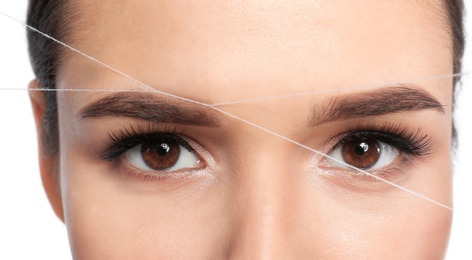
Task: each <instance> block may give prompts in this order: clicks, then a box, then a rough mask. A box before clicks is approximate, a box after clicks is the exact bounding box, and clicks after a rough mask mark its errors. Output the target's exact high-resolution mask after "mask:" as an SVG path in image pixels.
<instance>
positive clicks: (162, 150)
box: [156, 143, 170, 156]
mask: <svg viewBox="0 0 472 260" xmlns="http://www.w3.org/2000/svg"><path fill="white" fill-rule="evenodd" d="M169 150H170V146H169V145H168V144H167V143H162V144H160V145H159V146H158V147H157V148H156V153H157V154H158V155H160V156H165V155H167V153H168V152H169Z"/></svg>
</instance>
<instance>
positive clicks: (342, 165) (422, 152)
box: [320, 122, 434, 181]
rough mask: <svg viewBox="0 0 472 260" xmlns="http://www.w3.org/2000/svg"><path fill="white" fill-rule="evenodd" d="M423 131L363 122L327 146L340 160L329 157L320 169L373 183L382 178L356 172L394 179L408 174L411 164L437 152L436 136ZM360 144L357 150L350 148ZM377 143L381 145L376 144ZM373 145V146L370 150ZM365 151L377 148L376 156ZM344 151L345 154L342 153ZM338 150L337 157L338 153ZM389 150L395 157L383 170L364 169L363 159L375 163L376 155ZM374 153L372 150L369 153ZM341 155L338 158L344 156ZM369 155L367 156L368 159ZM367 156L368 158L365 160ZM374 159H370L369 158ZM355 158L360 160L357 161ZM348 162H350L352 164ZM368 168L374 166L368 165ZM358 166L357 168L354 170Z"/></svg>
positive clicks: (395, 124)
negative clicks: (434, 140)
mask: <svg viewBox="0 0 472 260" xmlns="http://www.w3.org/2000/svg"><path fill="white" fill-rule="evenodd" d="M422 132H423V131H422V129H421V128H417V129H416V130H415V129H411V128H410V127H408V126H406V125H403V124H401V123H390V122H387V123H384V124H380V125H379V124H375V123H361V124H357V125H354V126H351V127H348V128H347V130H345V131H343V132H342V133H341V134H338V135H336V136H334V137H333V138H332V139H331V140H330V141H329V142H328V143H327V144H326V145H325V147H332V148H328V149H329V150H330V152H329V153H328V155H329V156H333V157H334V159H335V160H336V161H334V160H333V159H331V158H328V157H325V158H323V160H322V162H321V163H320V168H321V169H322V170H324V172H329V173H335V175H343V176H344V175H346V176H353V177H355V178H356V179H359V178H363V179H365V180H370V181H379V180H378V179H376V178H374V177H372V176H368V175H367V174H366V173H364V172H361V171H358V170H356V169H355V168H357V169H361V170H363V171H368V172H369V173H371V174H373V175H376V176H378V177H381V178H384V179H387V180H388V179H392V178H394V177H395V176H396V175H400V174H401V173H404V172H406V170H407V168H408V166H409V165H411V164H413V163H414V162H415V161H416V160H418V159H420V158H422V157H425V156H427V155H429V154H431V153H433V151H434V142H433V137H432V136H430V135H428V134H423V133H422ZM352 144H356V145H357V146H356V147H355V148H357V150H353V149H346V145H352ZM373 144H377V145H375V146H374V145H373ZM369 145H370V147H369ZM364 149H371V150H372V149H375V153H374V154H373V155H372V153H370V154H369V153H368V151H367V150H364ZM339 150H342V152H339ZM335 151H338V153H337V154H335V153H334V152H335ZM346 151H348V152H351V154H354V156H351V155H349V154H348V153H347V152H346ZM387 151H389V152H390V153H392V154H393V155H394V158H392V159H391V160H390V161H389V162H388V161H387V162H388V163H385V165H381V167H375V168H370V167H364V166H366V164H365V162H363V161H362V160H372V156H374V157H375V156H377V157H378V158H376V159H379V156H380V155H382V153H386V152H387ZM369 152H370V151H369ZM340 154H341V156H335V155H340ZM364 155H365V156H364ZM362 156H364V158H363V157H362ZM369 156H370V157H369ZM352 158H355V159H357V160H359V161H358V162H356V161H355V160H354V161H353V160H352ZM346 161H350V162H351V164H350V165H349V164H348V163H347V162H346ZM374 163H375V161H374ZM367 165H371V166H372V165H373V163H371V164H367ZM353 167H355V168H353Z"/></svg>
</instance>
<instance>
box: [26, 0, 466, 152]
mask: <svg viewBox="0 0 472 260" xmlns="http://www.w3.org/2000/svg"><path fill="white" fill-rule="evenodd" d="M73 2H74V1H70V0H29V8H28V13H27V24H28V25H30V26H32V27H34V28H36V29H37V30H39V31H41V32H43V33H45V34H47V35H49V36H51V37H53V38H55V39H57V40H59V41H62V42H67V40H68V39H69V38H70V37H69V35H68V32H70V31H73V30H72V29H73V24H72V21H74V18H75V17H76V16H77V13H76V12H74V10H76V9H77V8H74V6H73ZM444 4H445V6H446V10H445V11H446V12H447V13H446V16H447V17H448V20H449V30H450V34H451V35H452V39H453V51H454V53H453V58H454V61H453V62H454V63H453V64H452V65H453V69H454V73H459V72H460V71H461V67H462V57H463V54H464V47H465V39H464V23H463V17H464V2H463V0H444ZM27 37H28V44H29V54H30V60H31V64H32V67H33V71H34V73H35V75H36V77H37V79H38V81H39V82H40V84H41V86H40V87H41V88H47V89H54V88H55V87H56V76H57V72H58V68H59V66H60V64H61V59H62V58H63V56H64V51H63V50H61V46H60V45H59V44H57V43H55V42H54V41H52V40H50V39H48V38H46V37H44V36H43V35H41V34H39V33H37V32H35V31H32V30H29V29H28V30H27ZM459 81H460V77H455V78H454V80H453V82H454V89H456V85H457V84H458V82H459ZM455 92H456V91H454V93H455ZM43 93H44V95H45V100H46V107H45V111H44V116H43V133H44V134H43V136H42V139H43V140H42V142H43V145H44V147H45V152H47V153H48V154H49V155H54V154H57V152H58V149H59V130H58V115H57V99H56V92H54V91H45V92H43ZM452 132H453V133H452V135H453V136H452V137H453V141H454V142H455V140H456V136H457V134H456V129H455V127H454V124H453V125H452Z"/></svg>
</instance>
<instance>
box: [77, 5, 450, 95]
mask: <svg viewBox="0 0 472 260" xmlns="http://www.w3.org/2000/svg"><path fill="white" fill-rule="evenodd" d="M75 8H77V13H78V16H77V21H76V22H75V25H76V26H75V28H77V29H76V30H73V33H72V35H71V42H72V43H75V44H76V46H78V47H79V48H80V49H81V50H83V51H84V52H85V53H88V54H90V55H91V56H94V57H96V58H98V59H100V60H102V61H104V62H105V63H107V64H109V65H111V66H112V67H115V68H117V69H119V70H122V71H124V72H125V73H127V74H130V75H132V76H133V77H135V78H138V79H140V80H142V81H143V82H144V83H146V84H149V85H151V86H154V87H156V88H159V89H161V90H164V91H168V92H173V93H176V94H182V93H179V88H178V87H176V86H186V88H188V87H189V86H192V87H194V88H195V89H206V90H208V92H209V93H208V94H207V95H209V96H210V98H211V95H212V90H221V89H223V88H224V89H225V91H226V94H227V95H228V96H231V98H244V97H245V95H243V94H241V93H242V92H247V91H250V92H251V93H252V95H254V96H260V95H267V94H273V95H276V94H283V93H286V91H287V88H289V89H290V92H296V91H307V90H311V89H312V88H313V87H314V86H316V88H317V89H320V88H321V89H322V88H323V87H333V86H346V85H352V86H356V85H369V84H376V83H379V82H396V81H400V80H404V79H416V78H422V77H427V76H431V75H437V74H447V73H450V71H451V65H452V61H451V59H452V50H451V48H452V47H451V42H452V41H451V39H450V37H449V33H448V30H447V27H448V26H447V20H446V15H445V14H444V10H443V9H444V8H443V7H442V1H439V0H438V1H412V0H398V1H387V0H385V1H367V0H366V1H346V0H319V1H313V0H310V1H308V0H307V1H303V0H296V1H209V0H204V1H196V0H193V1H192V0H185V1H156V0H139V1H131V0H128V1H120V2H119V3H117V2H116V1H111V0H104V1H99V2H97V1H92V0H80V1H77V2H76V7H75ZM74 59H76V60H74ZM80 59H81V58H80V57H74V58H73V59H72V60H74V62H71V63H69V64H74V65H73V66H74V67H75V69H77V67H78V66H81V65H83V66H82V67H83V68H84V69H85V67H87V68H89V67H90V66H93V65H92V64H90V62H88V63H87V62H81V61H80ZM85 63H87V64H85ZM413 68H414V69H413ZM93 73H95V72H92V74H93ZM254 86H257V88H254ZM282 86H284V88H282ZM187 90H188V89H187ZM187 90H186V92H187V94H188V95H192V93H191V92H190V93H188V91H187ZM267 92H270V93H267ZM194 94H195V95H197V94H198V93H194ZM200 94H201V93H200ZM215 98H216V97H215ZM219 101H224V100H221V98H220V100H219Z"/></svg>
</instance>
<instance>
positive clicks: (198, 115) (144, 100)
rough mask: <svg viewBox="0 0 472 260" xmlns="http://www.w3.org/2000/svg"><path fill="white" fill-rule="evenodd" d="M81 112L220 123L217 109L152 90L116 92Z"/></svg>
mask: <svg viewBox="0 0 472 260" xmlns="http://www.w3.org/2000/svg"><path fill="white" fill-rule="evenodd" d="M80 116H81V118H83V119H87V118H102V117H129V118H135V119H141V120H146V121H152V122H159V123H173V124H182V125H194V126H208V127H218V126H220V120H219V119H218V117H217V116H216V115H215V112H214V111H210V109H208V108H207V109H205V108H204V107H202V106H201V105H198V104H192V103H189V102H185V101H175V100H172V99H171V98H168V97H167V98H162V97H158V96H156V95H151V94H149V93H147V94H145V93H129V92H126V93H115V94H112V95H109V96H106V97H104V98H101V99H99V100H98V101H95V102H93V103H92V104H90V105H87V106H86V107H84V108H83V109H81V110H80Z"/></svg>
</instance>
